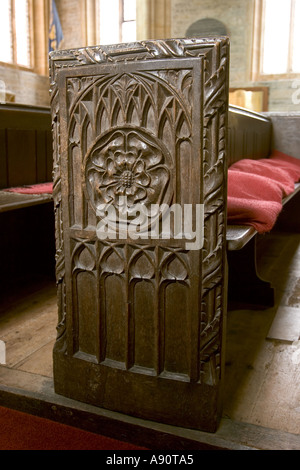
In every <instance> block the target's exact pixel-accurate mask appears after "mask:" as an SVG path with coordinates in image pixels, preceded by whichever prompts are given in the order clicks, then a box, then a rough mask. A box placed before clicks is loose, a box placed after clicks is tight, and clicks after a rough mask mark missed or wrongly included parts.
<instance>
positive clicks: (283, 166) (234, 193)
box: [227, 150, 300, 233]
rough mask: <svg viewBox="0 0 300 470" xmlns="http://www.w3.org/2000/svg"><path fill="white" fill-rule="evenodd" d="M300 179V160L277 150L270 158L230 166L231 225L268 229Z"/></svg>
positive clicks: (243, 161) (228, 207)
mask: <svg viewBox="0 0 300 470" xmlns="http://www.w3.org/2000/svg"><path fill="white" fill-rule="evenodd" d="M298 181H300V159H297V158H294V157H290V156H289V155H285V154H283V153H282V152H278V151H276V150H275V151H273V153H272V154H271V155H270V158H267V159H261V160H249V159H244V160H240V161H238V162H236V163H234V164H233V165H232V166H231V167H230V168H229V169H228V200H227V217H228V223H229V224H236V225H250V226H253V227H254V228H255V229H256V230H257V231H258V232H260V233H264V232H268V231H270V230H271V229H272V227H273V226H274V224H275V222H276V219H277V217H278V215H279V213H280V211H281V209H282V198H283V197H285V196H287V195H289V194H291V193H292V192H293V191H294V188H295V183H296V182H298Z"/></svg>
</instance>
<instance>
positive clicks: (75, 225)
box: [50, 38, 272, 432]
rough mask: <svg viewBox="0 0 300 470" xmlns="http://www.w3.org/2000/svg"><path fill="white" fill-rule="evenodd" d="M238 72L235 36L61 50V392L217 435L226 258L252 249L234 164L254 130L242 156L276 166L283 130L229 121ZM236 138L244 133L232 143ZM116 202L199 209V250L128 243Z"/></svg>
mask: <svg viewBox="0 0 300 470" xmlns="http://www.w3.org/2000/svg"><path fill="white" fill-rule="evenodd" d="M228 63H229V42H228V39H227V38H216V39H215V38H208V39H205V38H196V39H183V40H167V41H163V40H158V41H144V42H139V43H134V44H125V45H114V46H103V47H90V48H81V49H74V50H67V51H56V52H53V53H51V54H50V69H51V108H52V123H53V136H54V142H55V145H54V169H55V171H54V201H55V208H56V212H55V213H56V247H57V267H56V276H57V285H58V298H59V314H58V336H57V341H56V344H55V347H54V351H53V359H54V387H55V392H56V393H58V394H61V395H64V396H67V397H69V398H72V399H74V400H78V401H83V402H85V403H88V404H92V405H95V406H99V407H102V408H108V409H111V410H114V411H118V412H120V413H124V414H127V415H134V416H138V417H142V418H144V419H150V420H152V421H157V422H163V423H168V424H171V425H175V426H183V427H188V428H196V429H201V430H203V431H209V432H214V431H215V430H216V429H217V426H218V423H219V419H220V416H221V414H222V388H223V381H224V361H225V353H224V338H225V335H226V313H227V255H228V254H229V253H235V254H237V256H241V255H242V253H244V249H245V247H247V246H250V245H251V241H253V240H255V238H256V237H255V231H253V230H252V229H249V228H245V227H242V228H241V227H229V228H228V229H227V226H226V225H227V224H226V218H227V213H226V198H227V194H226V186H227V163H228V156H229V155H230V156H231V157H232V158H235V157H238V158H240V157H241V156H246V154H243V155H241V153H240V149H241V148H243V142H245V136H244V130H243V126H244V128H245V132H246V134H245V135H248V133H249V132H248V131H249V120H250V121H251V123H252V124H251V128H252V131H253V134H252V137H251V140H250V141H249V142H248V143H247V145H246V148H247V156H250V149H252V150H253V153H252V156H255V157H256V158H259V157H264V156H267V155H268V152H269V149H270V135H271V134H270V132H271V127H272V126H271V122H270V120H269V119H268V118H265V117H262V116H259V115H255V118H254V115H253V114H247V113H246V112H240V111H238V110H233V109H231V113H229V122H228V88H229V76H228V72H229V70H228ZM237 113H240V114H239V116H238V121H239V124H238V126H237V127H236V126H235V125H234V123H233V121H232V120H234V119H235V118H236V115H237ZM228 129H231V134H232V135H233V134H234V133H235V136H232V135H231V136H229V139H227V134H228ZM255 129H256V130H255ZM265 132H268V136H269V137H268V140H267V141H265V140H264V135H265ZM256 134H257V135H256ZM254 135H255V139H254V138H253V136H254ZM259 135H261V142H260V145H259V146H258V147H257V148H255V149H253V147H255V145H256V143H257V142H258V136H259ZM241 136H242V137H241ZM227 141H228V144H227ZM238 141H240V143H239V144H238V145H239V151H238V148H237V144H235V145H236V147H233V142H238ZM230 142H231V144H230ZM248 144H249V145H248ZM230 145H231V146H230ZM258 148H259V149H260V150H259V151H258ZM252 150H251V152H252ZM235 151H236V153H235ZM260 152H261V153H260ZM120 194H121V195H123V196H124V195H126V196H128V198H129V200H130V201H131V202H132V201H133V202H135V203H136V202H140V201H142V202H143V204H144V205H145V207H148V206H149V207H150V206H151V204H152V203H156V204H159V205H161V204H164V203H165V204H167V205H168V204H169V205H170V204H171V203H176V204H179V205H181V207H182V206H183V205H184V204H189V205H191V206H193V207H198V206H199V205H200V206H201V205H202V206H204V212H203V219H201V220H202V222H203V223H202V226H201V230H202V231H201V233H202V234H203V237H202V244H201V247H200V249H188V248H187V245H186V242H187V239H184V237H183V238H180V237H179V238H178V237H176V236H175V234H174V233H172V234H171V235H170V236H169V238H167V239H165V238H164V237H162V236H160V235H161V232H159V236H158V237H156V238H150V239H149V238H148V239H142V238H138V239H132V237H130V236H128V237H127V238H124V235H123V234H124V227H125V228H128V223H129V222H130V221H132V217H133V213H132V212H130V207H132V206H130V205H129V206H128V205H127V206H125V209H124V206H122V205H120V200H118V196H119V195H120ZM105 204H109V205H110V209H112V212H111V213H109V214H108V215H107V217H105V214H104V212H103V207H106V206H105ZM197 205H198V206H197ZM124 210H125V213H126V220H127V224H126V222H125V225H124ZM116 214H117V215H120V216H121V217H120V218H118V219H114V215H116ZM122 215H123V217H122ZM127 216H128V217H127ZM105 220H106V221H107V220H108V225H109V224H110V223H111V225H112V226H114V227H115V228H116V232H115V233H114V234H113V233H112V232H109V230H111V226H110V228H109V227H108V228H109V230H108V232H109V233H110V235H112V236H107V237H106V238H103V237H101V236H100V235H99V234H100V233H101V232H100V231H99V230H100V229H99V227H100V228H101V224H102V223H103V222H104V221H105ZM115 220H118V223H117V225H114V222H115ZM194 222H195V220H194ZM253 259H254V258H253ZM233 261H234V260H233ZM230 264H231V263H230ZM229 270H230V272H231V271H232V269H231V268H230V266H229ZM230 275H231V274H230Z"/></svg>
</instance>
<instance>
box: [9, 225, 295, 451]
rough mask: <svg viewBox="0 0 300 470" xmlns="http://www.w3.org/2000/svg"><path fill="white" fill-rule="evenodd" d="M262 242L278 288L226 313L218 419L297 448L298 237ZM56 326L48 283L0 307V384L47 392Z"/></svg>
mask: <svg viewBox="0 0 300 470" xmlns="http://www.w3.org/2000/svg"><path fill="white" fill-rule="evenodd" d="M262 242H263V244H260V245H259V246H260V250H259V253H261V256H259V263H258V265H259V266H258V268H259V272H260V274H261V277H262V278H265V279H267V280H269V281H271V282H272V284H273V285H274V287H275V289H276V305H275V306H274V307H273V308H269V309H266V310H232V311H229V312H228V319H227V349H226V371H225V372H226V375H225V377H226V380H225V403H224V418H225V419H226V418H228V419H229V420H232V422H235V423H246V424H248V425H257V426H262V427H264V428H268V429H271V430H280V431H283V432H287V433H292V434H293V435H296V436H297V435H299V449H300V374H299V367H300V340H299V338H300V234H297V235H295V234H288V233H286V234H285V233H274V234H271V235H267V236H265V237H264V238H263V239H262ZM56 322H57V307H56V288H55V284H54V283H53V282H52V283H46V284H44V285H41V286H39V288H37V289H36V290H32V291H26V293H25V294H24V295H22V296H21V297H20V298H18V297H16V296H13V297H11V298H10V299H7V302H6V303H3V304H2V305H1V307H0V341H2V342H4V343H5V351H2V353H1V349H0V362H1V357H2V365H0V385H1V384H2V385H4V386H7V387H10V386H11V387H14V388H15V387H17V388H18V389H22V390H24V391H25V392H30V391H32V390H37V389H38V390H42V391H43V390H45V389H46V385H47V384H49V382H50V381H51V379H52V348H53V344H54V341H55V336H56ZM2 346H3V343H2ZM4 352H5V358H4ZM3 359H5V360H3Z"/></svg>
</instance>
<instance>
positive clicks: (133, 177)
mask: <svg viewBox="0 0 300 470" xmlns="http://www.w3.org/2000/svg"><path fill="white" fill-rule="evenodd" d="M84 168H85V182H86V190H87V194H88V197H89V199H90V201H91V203H92V205H93V207H94V208H95V209H96V212H97V211H100V212H101V211H103V208H104V207H106V208H108V207H109V206H111V205H113V206H114V208H115V209H116V210H117V211H118V213H122V214H123V216H124V215H126V217H127V219H128V221H130V218H132V217H133V215H136V209H135V208H136V205H137V204H143V205H144V206H145V207H147V209H148V208H150V206H151V204H159V205H161V204H162V203H166V204H168V203H170V200H171V197H172V191H171V185H170V170H169V168H172V160H171V156H170V154H169V152H168V150H167V149H166V148H165V146H164V145H163V144H162V143H161V142H159V140H158V139H157V138H155V137H154V136H152V135H151V134H149V133H147V132H145V131H144V130H140V129H138V130H137V129H136V128H131V127H122V128H117V129H114V130H112V131H109V132H108V133H106V134H104V135H102V136H101V137H100V138H99V139H98V140H97V141H96V143H95V144H94V145H93V147H92V149H91V150H90V152H89V153H88V155H87V157H86V159H85V167H84ZM124 201H125V205H124ZM125 213H126V214H125Z"/></svg>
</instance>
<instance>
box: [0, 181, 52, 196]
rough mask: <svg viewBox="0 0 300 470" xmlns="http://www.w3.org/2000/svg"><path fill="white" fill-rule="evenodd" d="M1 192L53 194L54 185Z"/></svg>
mask: <svg viewBox="0 0 300 470" xmlns="http://www.w3.org/2000/svg"><path fill="white" fill-rule="evenodd" d="M1 191H8V192H11V193H20V194H51V193H52V191H53V183H40V184H33V185H30V186H29V185H28V186H27V185H26V186H20V187H18V188H6V189H2V190H1Z"/></svg>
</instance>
